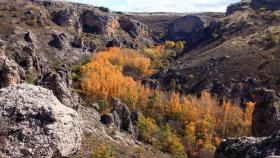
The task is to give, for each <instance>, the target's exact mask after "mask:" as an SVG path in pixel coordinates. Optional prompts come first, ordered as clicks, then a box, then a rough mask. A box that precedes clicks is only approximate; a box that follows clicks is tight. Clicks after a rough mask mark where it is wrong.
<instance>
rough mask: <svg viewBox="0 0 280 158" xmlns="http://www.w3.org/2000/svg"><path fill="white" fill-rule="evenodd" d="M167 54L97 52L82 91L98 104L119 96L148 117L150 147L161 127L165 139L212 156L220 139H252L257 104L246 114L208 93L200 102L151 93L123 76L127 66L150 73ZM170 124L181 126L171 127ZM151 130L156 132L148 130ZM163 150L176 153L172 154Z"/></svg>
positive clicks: (85, 72)
mask: <svg viewBox="0 0 280 158" xmlns="http://www.w3.org/2000/svg"><path fill="white" fill-rule="evenodd" d="M163 52H164V48H163V47H155V48H152V49H145V50H142V51H141V52H136V51H134V50H128V49H126V50H121V49H119V48H111V49H109V50H108V51H104V52H99V53H97V54H96V55H95V56H94V58H93V59H92V61H91V62H89V63H88V64H86V65H84V66H82V67H81V72H82V74H83V77H82V79H81V88H82V90H83V91H85V92H86V94H87V95H88V96H89V98H90V99H92V100H94V101H98V100H104V101H107V102H108V101H109V100H110V98H111V97H118V98H120V99H121V100H122V101H123V102H125V103H126V104H127V105H128V106H129V108H130V109H132V110H136V109H137V110H140V111H141V112H142V113H143V115H144V116H141V120H142V122H141V121H140V124H139V127H140V131H141V130H142V139H143V140H145V141H147V142H150V143H153V142H154V139H155V138H158V139H160V136H157V134H158V133H160V132H159V129H160V127H157V126H161V127H167V126H168V124H169V125H170V129H169V126H168V128H166V129H167V130H166V131H167V134H164V135H162V136H163V137H164V138H166V139H171V138H172V140H176V144H177V145H178V144H180V143H181V142H186V143H185V145H186V146H188V152H189V153H191V152H192V151H193V150H198V151H200V150H201V151H202V150H206V151H207V152H213V151H214V149H215V147H216V146H217V145H218V144H219V142H220V140H221V139H222V138H225V137H237V136H247V135H250V126H251V120H252V112H253V108H254V104H253V103H248V104H247V106H246V108H245V109H242V108H241V107H240V106H238V105H234V104H232V103H230V102H224V103H223V104H222V105H220V103H219V102H218V101H217V99H215V98H212V97H211V96H210V94H209V93H208V92H203V93H202V96H201V97H200V98H198V97H194V96H185V95H181V94H179V93H177V92H163V91H159V90H152V89H150V88H148V87H145V86H143V85H142V84H141V83H140V82H139V81H135V80H134V78H133V77H131V76H128V75H125V74H126V73H125V72H124V69H126V68H127V67H129V68H130V69H132V70H133V71H135V72H137V73H138V74H139V75H141V76H145V75H149V74H151V73H152V72H153V69H152V68H151V67H152V64H153V63H151V61H155V60H156V59H158V58H161V57H162V56H163V54H165V53H163ZM146 117H147V118H146ZM172 121H173V122H177V123H178V124H179V125H176V126H174V125H172V123H170V122H172ZM147 127H152V129H153V130H151V131H149V130H146V128H147ZM170 132H173V134H172V135H170ZM159 135H160V134H159ZM157 142H158V141H157ZM165 143H167V144H170V143H171V141H169V140H168V141H167V140H166V142H165ZM161 146H164V145H163V144H162V145H161ZM178 146H180V148H181V147H182V146H181V145H178ZM165 147H166V146H165ZM165 147H162V148H165ZM165 150H166V151H169V152H173V149H168V150H167V149H165ZM176 152H177V151H176ZM174 153H175V151H174ZM206 155H207V154H206ZM196 156H197V155H196Z"/></svg>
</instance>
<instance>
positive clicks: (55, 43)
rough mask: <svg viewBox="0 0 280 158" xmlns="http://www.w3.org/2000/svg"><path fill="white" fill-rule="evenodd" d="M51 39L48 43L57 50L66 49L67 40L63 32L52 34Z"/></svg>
mask: <svg viewBox="0 0 280 158" xmlns="http://www.w3.org/2000/svg"><path fill="white" fill-rule="evenodd" d="M52 36H53V39H52V40H51V41H50V42H49V45H50V46H52V47H55V48H57V49H59V50H62V49H66V48H67V46H68V44H69V41H68V39H67V35H66V34H65V33H61V34H53V35H52Z"/></svg>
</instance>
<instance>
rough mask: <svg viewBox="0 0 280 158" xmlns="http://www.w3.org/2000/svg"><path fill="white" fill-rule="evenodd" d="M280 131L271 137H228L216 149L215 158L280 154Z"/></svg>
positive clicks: (246, 157) (240, 157)
mask: <svg viewBox="0 0 280 158" xmlns="http://www.w3.org/2000/svg"><path fill="white" fill-rule="evenodd" d="M279 144H280V132H278V133H276V134H273V135H272V136H269V137H259V138H254V137H242V138H237V139H233V138H232V139H226V140H223V141H222V142H221V144H220V145H219V147H218V148H217V150H216V153H215V158H257V157H269V156H272V157H273V156H276V155H278V156H279V155H280V145H279Z"/></svg>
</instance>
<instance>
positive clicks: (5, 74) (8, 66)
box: [0, 50, 24, 88]
mask: <svg viewBox="0 0 280 158" xmlns="http://www.w3.org/2000/svg"><path fill="white" fill-rule="evenodd" d="M21 75H24V70H23V69H22V68H21V67H20V66H19V65H18V64H17V63H16V62H15V61H13V60H10V59H8V58H7V57H6V55H5V53H4V52H3V51H1V50H0V88H3V87H7V86H9V85H14V84H17V83H20V81H21Z"/></svg>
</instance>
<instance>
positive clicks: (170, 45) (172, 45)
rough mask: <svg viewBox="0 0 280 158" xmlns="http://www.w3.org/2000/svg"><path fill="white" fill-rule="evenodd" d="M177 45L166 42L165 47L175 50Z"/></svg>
mask: <svg viewBox="0 0 280 158" xmlns="http://www.w3.org/2000/svg"><path fill="white" fill-rule="evenodd" d="M175 45H176V43H175V42H173V41H165V43H164V47H165V48H168V49H170V48H174V47H175Z"/></svg>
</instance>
